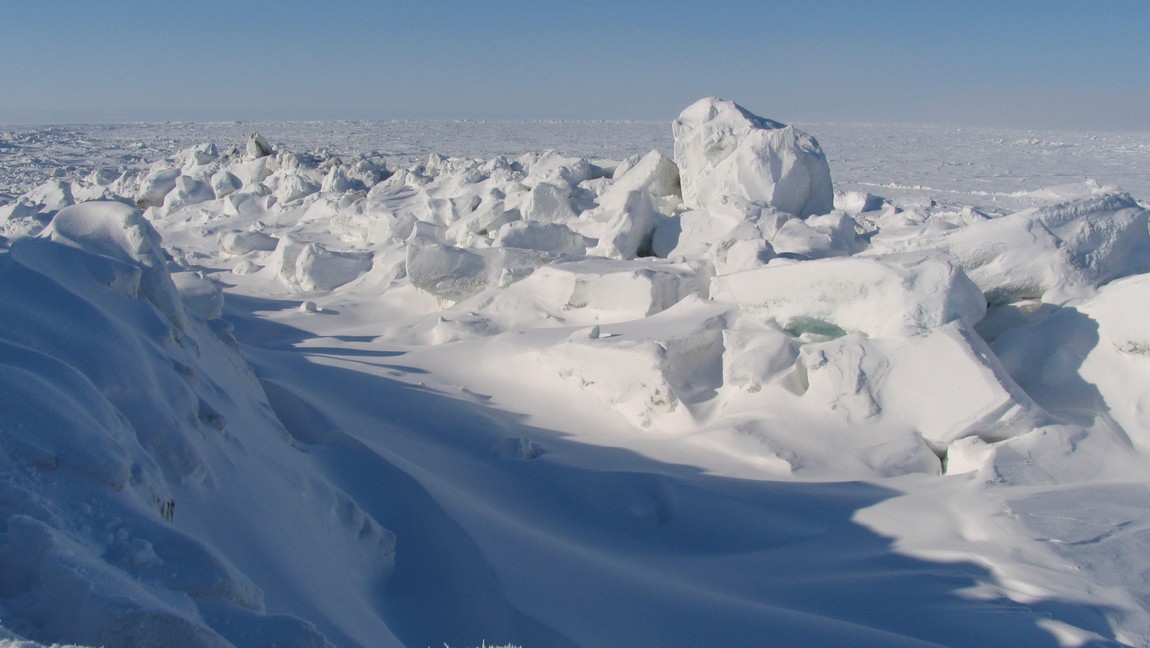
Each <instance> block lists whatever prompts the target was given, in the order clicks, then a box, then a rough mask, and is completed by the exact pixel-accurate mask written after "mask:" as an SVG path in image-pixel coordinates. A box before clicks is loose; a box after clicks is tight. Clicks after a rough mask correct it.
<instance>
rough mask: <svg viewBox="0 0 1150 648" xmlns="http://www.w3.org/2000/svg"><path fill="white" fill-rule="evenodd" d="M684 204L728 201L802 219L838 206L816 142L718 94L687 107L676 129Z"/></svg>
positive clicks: (694, 206) (703, 205) (701, 205)
mask: <svg viewBox="0 0 1150 648" xmlns="http://www.w3.org/2000/svg"><path fill="white" fill-rule="evenodd" d="M672 130H673V132H674V135H675V163H676V164H677V165H678V166H679V174H680V178H681V182H682V191H683V202H684V203H685V204H686V206H687V207H689V208H692V209H702V210H706V209H708V208H709V207H710V206H711V205H712V204H713V203H715V202H716V201H718V200H719V199H721V198H722V197H723V196H733V197H736V198H741V199H744V200H747V201H749V202H752V203H759V204H762V205H765V206H769V207H774V208H775V209H778V210H780V211H784V212H788V213H791V214H795V215H796V216H810V215H814V214H825V213H827V212H829V211H831V209H833V208H834V190H833V189H832V186H831V174H830V167H829V165H828V164H827V159H826V156H825V155H824V154H823V151H822V149H821V148H820V147H819V144H818V142H817V141H815V139H814V138H813V137H811V136H810V135H807V134H806V133H804V132H802V131H800V130H798V129H796V128H794V127H793V126H786V125H783V124H780V123H778V122H775V121H771V120H769V119H764V118H762V117H758V116H756V115H753V114H751V113H750V112H748V111H747V110H746V109H744V108H743V107H741V106H739V105H738V104H735V103H734V102H731V101H723V100H721V99H716V98H714V97H710V98H706V99H700V100H699V101H697V102H695V103H694V104H691V105H690V106H689V107H687V108H686V109H685V110H684V111H683V112H682V114H680V115H679V117H678V119H676V120H675V121H674V123H673V124H672Z"/></svg>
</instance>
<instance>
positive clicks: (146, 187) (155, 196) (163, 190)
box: [136, 168, 180, 207]
mask: <svg viewBox="0 0 1150 648" xmlns="http://www.w3.org/2000/svg"><path fill="white" fill-rule="evenodd" d="M179 177H180V170H179V169H167V168H165V169H157V170H155V171H152V172H151V173H149V174H148V175H146V176H144V180H143V181H142V182H141V183H140V190H139V191H138V192H136V204H137V205H139V206H140V207H158V206H160V205H162V204H164V197H165V196H167V195H168V192H169V191H171V190H172V189H175V188H176V179H177V178H179Z"/></svg>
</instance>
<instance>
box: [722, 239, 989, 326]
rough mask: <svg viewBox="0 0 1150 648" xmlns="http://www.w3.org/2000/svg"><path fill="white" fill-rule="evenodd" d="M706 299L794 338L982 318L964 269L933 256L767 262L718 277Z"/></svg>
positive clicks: (982, 309)
mask: <svg viewBox="0 0 1150 648" xmlns="http://www.w3.org/2000/svg"><path fill="white" fill-rule="evenodd" d="M711 295H712V296H713V297H714V298H715V299H725V300H729V301H733V302H736V303H737V304H739V307H740V309H741V310H742V311H743V312H744V313H746V314H748V315H753V316H758V317H765V318H771V319H774V320H775V321H777V322H778V323H779V325H780V326H781V327H783V328H784V329H785V330H787V331H788V332H790V333H792V334H793V335H795V336H796V337H804V336H808V337H809V336H810V335H815V336H825V335H830V336H832V337H833V336H836V335H841V334H842V333H844V332H852V331H855V332H860V333H864V334H866V335H869V336H880V335H890V334H895V335H903V334H908V333H910V334H913V333H916V332H921V331H924V330H928V329H931V328H934V327H937V326H941V325H943V324H945V323H947V322H950V321H953V320H964V321H966V322H968V323H971V324H973V323H975V322H977V321H978V320H979V319H981V318H982V316H983V315H984V314H985V312H986V304H985V302H984V301H983V298H982V294H981V292H980V291H979V290H978V287H977V286H975V285H974V284H973V283H972V282H971V281H970V279H968V278H967V277H966V275H965V274H964V273H963V272H962V270H961V269H959V268H958V267H956V266H954V265H953V264H951V263H949V262H947V261H944V260H941V259H938V258H930V257H917V258H915V257H903V258H894V257H887V258H881V259H879V258H872V259H862V258H838V259H822V260H817V261H803V262H797V263H795V262H792V263H781V264H776V263H772V264H770V265H768V266H766V267H763V268H759V269H755V270H748V271H746V272H738V273H735V274H730V275H723V276H718V277H715V278H714V279H713V280H712V282H711Z"/></svg>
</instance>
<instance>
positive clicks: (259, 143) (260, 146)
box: [246, 133, 272, 160]
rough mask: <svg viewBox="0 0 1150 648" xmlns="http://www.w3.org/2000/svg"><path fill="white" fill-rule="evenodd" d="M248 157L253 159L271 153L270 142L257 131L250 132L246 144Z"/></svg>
mask: <svg viewBox="0 0 1150 648" xmlns="http://www.w3.org/2000/svg"><path fill="white" fill-rule="evenodd" d="M246 151H247V154H248V157H249V158H251V159H253V160H255V159H258V158H262V157H267V156H269V155H271V154H272V147H271V144H268V141H267V140H266V139H264V138H263V136H262V135H260V134H259V133H252V134H251V137H249V138H248V142H247V145H246Z"/></svg>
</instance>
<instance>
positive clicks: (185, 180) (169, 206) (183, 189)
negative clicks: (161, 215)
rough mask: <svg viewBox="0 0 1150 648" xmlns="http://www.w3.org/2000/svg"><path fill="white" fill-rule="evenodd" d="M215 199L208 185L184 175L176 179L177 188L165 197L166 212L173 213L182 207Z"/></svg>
mask: <svg viewBox="0 0 1150 648" xmlns="http://www.w3.org/2000/svg"><path fill="white" fill-rule="evenodd" d="M215 199H216V194H215V192H214V191H212V188H211V186H209V185H208V183H206V182H203V181H202V180H196V179H195V178H192V177H191V176H186V175H182V176H180V177H178V178H176V184H175V186H174V187H173V188H172V190H171V191H169V192H168V193H167V195H165V196H164V211H167V212H173V211H175V210H177V209H179V208H180V207H184V206H187V205H195V204H197V203H202V202H207V201H209V200H215Z"/></svg>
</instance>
